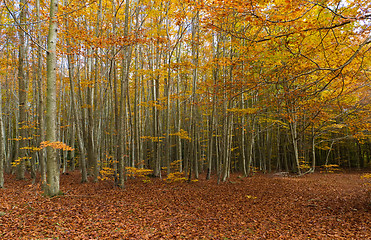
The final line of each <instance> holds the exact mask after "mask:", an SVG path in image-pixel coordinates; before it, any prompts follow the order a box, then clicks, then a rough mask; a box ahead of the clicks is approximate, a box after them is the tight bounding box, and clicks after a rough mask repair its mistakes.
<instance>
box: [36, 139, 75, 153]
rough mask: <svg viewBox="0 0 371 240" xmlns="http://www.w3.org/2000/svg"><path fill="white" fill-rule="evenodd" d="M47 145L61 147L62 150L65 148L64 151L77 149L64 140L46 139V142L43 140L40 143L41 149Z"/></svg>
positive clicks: (55, 147)
mask: <svg viewBox="0 0 371 240" xmlns="http://www.w3.org/2000/svg"><path fill="white" fill-rule="evenodd" d="M46 147H52V148H54V149H60V150H63V151H73V150H75V149H73V148H71V147H69V146H67V145H66V144H65V143H63V142H58V141H56V142H49V141H44V142H41V144H40V149H43V148H46Z"/></svg>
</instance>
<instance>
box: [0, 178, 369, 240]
mask: <svg viewBox="0 0 371 240" xmlns="http://www.w3.org/2000/svg"><path fill="white" fill-rule="evenodd" d="M203 177H204V176H202V178H200V180H199V181H198V182H193V183H191V184H189V183H181V182H175V183H172V184H169V183H167V182H166V181H163V180H160V179H151V182H149V183H143V181H142V180H141V179H139V178H136V179H130V180H129V181H127V182H126V190H124V191H122V190H120V189H118V188H115V187H113V183H112V182H110V181H100V182H98V183H87V184H80V183H79V179H80V176H79V173H78V172H73V173H71V174H70V175H66V176H64V175H63V176H62V179H61V180H62V181H61V189H62V191H63V192H64V193H66V194H65V195H63V196H60V197H58V198H52V199H50V198H46V197H43V196H42V195H41V191H40V190H39V188H38V187H30V183H31V180H27V181H16V180H15V178H14V177H13V176H6V183H7V186H6V187H7V188H6V189H1V190H0V213H3V215H2V216H1V215H0V216H1V217H0V238H1V239H15V238H17V239H30V238H33V239H37V238H59V239H65V238H70V239H260V238H265V239H278V238H280V239H307V238H315V239H324V238H331V239H343V238H348V239H349V238H353V239H368V238H371V230H370V227H369V226H370V225H371V216H370V213H369V211H370V208H369V206H368V205H367V196H366V194H365V193H366V190H365V189H364V188H363V187H364V185H362V183H363V180H362V179H361V178H360V174H357V173H352V174H313V175H306V176H304V177H301V178H295V179H296V180H295V181H292V180H291V179H292V178H282V177H276V176H274V175H256V176H254V177H252V178H239V177H238V176H237V175H234V176H232V178H231V181H232V182H233V184H232V183H229V182H228V183H223V184H220V185H218V184H217V183H216V180H211V181H205V180H203V179H204V178H203ZM354 209H357V210H356V211H355V210H354Z"/></svg>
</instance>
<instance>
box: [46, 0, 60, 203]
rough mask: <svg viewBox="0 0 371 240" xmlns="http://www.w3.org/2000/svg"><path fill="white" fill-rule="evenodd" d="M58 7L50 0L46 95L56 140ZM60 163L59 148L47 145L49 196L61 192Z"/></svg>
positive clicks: (50, 135)
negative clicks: (58, 157)
mask: <svg viewBox="0 0 371 240" xmlns="http://www.w3.org/2000/svg"><path fill="white" fill-rule="evenodd" d="M57 9H58V1H57V0H51V1H50V21H49V33H48V49H47V50H48V51H47V57H46V62H47V65H46V66H47V70H46V71H47V79H46V80H47V92H46V94H47V96H46V141H47V142H49V143H54V142H56V140H57V139H56V117H57V116H56V112H57V96H56V82H57V26H58V19H57V15H56V14H57ZM59 177H60V170H59V163H58V160H57V150H56V148H55V147H53V146H48V147H47V189H46V194H47V195H48V196H55V195H58V194H60V191H59Z"/></svg>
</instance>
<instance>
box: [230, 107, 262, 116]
mask: <svg viewBox="0 0 371 240" xmlns="http://www.w3.org/2000/svg"><path fill="white" fill-rule="evenodd" d="M227 111H228V112H231V113H236V114H240V115H243V114H255V113H257V112H258V111H259V108H243V109H240V108H230V109H227Z"/></svg>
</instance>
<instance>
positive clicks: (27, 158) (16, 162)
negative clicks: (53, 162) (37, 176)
mask: <svg viewBox="0 0 371 240" xmlns="http://www.w3.org/2000/svg"><path fill="white" fill-rule="evenodd" d="M31 158H32V157H20V158H17V159H16V160H14V161H13V162H12V166H13V167H16V166H18V165H19V164H21V162H22V161H25V160H29V159H31Z"/></svg>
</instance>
